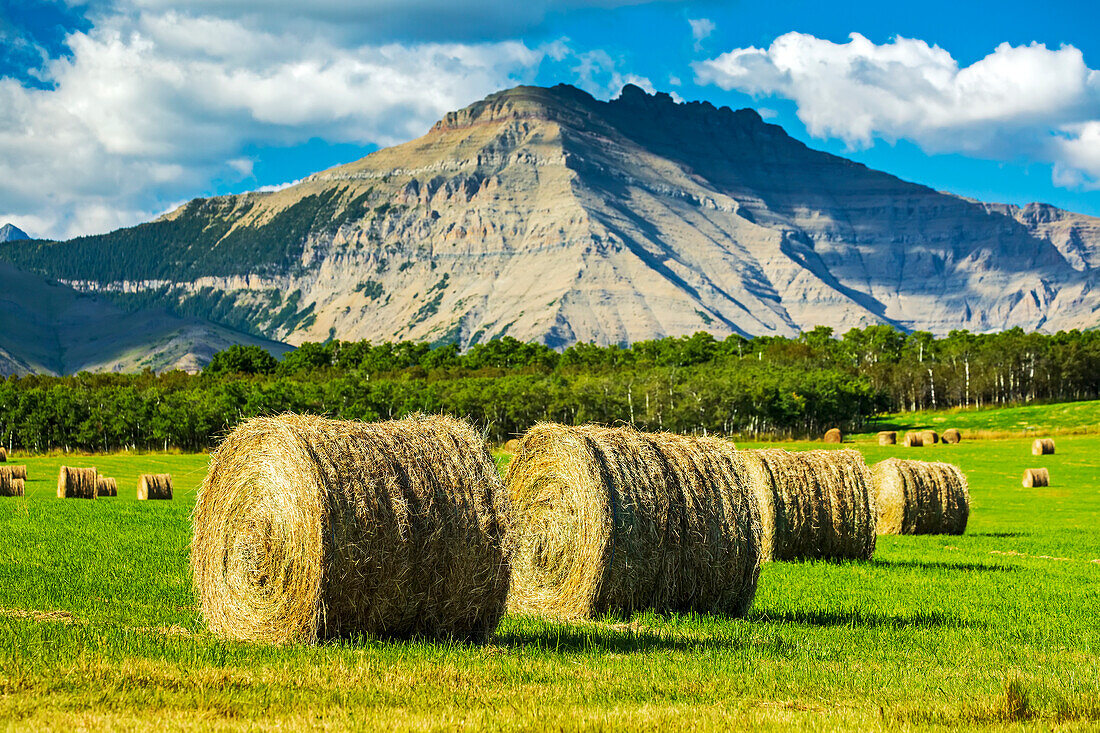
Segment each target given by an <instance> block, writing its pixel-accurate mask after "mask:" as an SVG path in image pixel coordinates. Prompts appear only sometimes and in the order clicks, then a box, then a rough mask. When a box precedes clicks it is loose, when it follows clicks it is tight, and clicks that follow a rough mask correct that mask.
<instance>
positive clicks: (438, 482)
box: [191, 415, 508, 644]
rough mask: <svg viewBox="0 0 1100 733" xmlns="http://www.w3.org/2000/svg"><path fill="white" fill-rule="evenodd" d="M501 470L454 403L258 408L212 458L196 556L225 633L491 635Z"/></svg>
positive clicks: (274, 636) (501, 566) (277, 637)
mask: <svg viewBox="0 0 1100 733" xmlns="http://www.w3.org/2000/svg"><path fill="white" fill-rule="evenodd" d="M498 508H499V509H500V510H506V509H507V505H506V501H505V497H504V492H503V484H502V483H501V479H500V475H499V474H498V473H497V471H496V467H495V465H494V464H493V460H492V457H491V456H490V455H489V452H488V450H486V448H485V444H484V442H483V440H482V438H481V436H480V435H478V433H476V432H475V431H474V430H473V428H472V427H471V426H470V425H469V424H468V423H466V422H462V421H459V420H454V419H451V418H448V417H442V416H438V417H427V416H414V417H408V418H405V419H402V420H396V421H391V422H382V423H360V422H345V421H335V420H327V419H324V418H321V417H315V416H308V415H283V416H280V417H274V418H256V419H253V420H249V421H248V422H245V423H243V424H241V425H240V426H238V427H237V429H236V430H234V431H233V432H232V433H231V434H230V435H229V436H228V437H227V438H226V439H225V441H224V442H223V443H222V444H221V446H220V447H219V448H218V449H217V451H216V452H215V453H214V454H213V456H212V457H211V460H210V470H209V472H208V473H207V475H206V478H205V479H204V481H203V484H202V487H201V488H200V490H199V495H198V502H197V504H196V508H195V513H194V518H193V524H194V534H193V536H192V542H191V568H192V571H193V574H194V582H195V590H196V594H197V596H198V601H199V607H200V609H201V611H202V615H203V618H204V619H205V620H206V623H207V625H208V626H209V627H210V630H211V631H213V632H214V633H215V634H217V635H219V636H221V637H225V638H230V639H240V640H249V641H255V642H261V643H270V644H289V643H305V644H311V643H316V642H318V641H322V640H325V639H330V638H338V637H348V636H353V635H357V634H370V635H375V636H385V637H397V638H407V637H414V636H415V637H420V636H424V637H434V638H447V639H451V638H454V639H469V640H483V639H485V638H487V637H488V636H489V635H490V634H491V633H492V632H493V631H494V630H495V629H496V626H497V623H498V621H499V620H500V617H501V615H503V613H504V607H505V599H506V597H507V592H508V567H507V562H506V558H505V556H504V552H503V546H502V537H501V526H500V521H499V518H498V515H497V510H498Z"/></svg>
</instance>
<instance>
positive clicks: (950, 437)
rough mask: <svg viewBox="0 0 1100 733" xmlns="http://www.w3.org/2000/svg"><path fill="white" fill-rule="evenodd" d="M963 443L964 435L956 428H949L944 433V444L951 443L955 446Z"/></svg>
mask: <svg viewBox="0 0 1100 733" xmlns="http://www.w3.org/2000/svg"><path fill="white" fill-rule="evenodd" d="M961 441H962V433H960V432H959V431H958V430H956V429H955V428H948V429H947V430H944V431H943V442H944V443H951V444H952V445H953V444H955V443H959V442H961Z"/></svg>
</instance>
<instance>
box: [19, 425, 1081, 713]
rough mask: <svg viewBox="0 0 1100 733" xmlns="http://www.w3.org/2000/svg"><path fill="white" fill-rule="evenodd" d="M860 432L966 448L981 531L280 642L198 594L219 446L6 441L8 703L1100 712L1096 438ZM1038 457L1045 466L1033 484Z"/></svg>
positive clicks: (873, 454) (145, 707)
mask: <svg viewBox="0 0 1100 733" xmlns="http://www.w3.org/2000/svg"><path fill="white" fill-rule="evenodd" d="M743 447H751V446H748V445H747V444H746V445H744V446H743ZM796 447H798V448H808V447H817V446H815V445H814V444H810V443H800V444H798V445H797V446H796ZM856 447H858V448H859V449H860V450H862V451H863V452H864V453H865V454H866V456H867V459H868V461H874V460H879V459H881V458H885V457H887V456H889V455H902V456H908V457H919V458H923V459H935V460H950V461H952V462H955V463H957V464H958V465H960V466H961V467H962V468H963V469H964V470H965V471H966V472H967V474H968V476H969V478H970V484H971V491H972V497H973V505H972V513H971V519H970V525H969V527H968V530H967V534H966V535H964V536H961V537H944V536H923V537H887V538H880V540H879V546H878V550H877V552H876V556H875V559H874V560H873V561H872V562H870V563H824V562H813V563H811V562H807V563H776V564H771V565H768V566H766V567H765V568H764V570H763V572H762V574H761V578H760V586H759V592H758V594H757V598H756V603H755V604H754V606H753V609H752V611H751V612H750V614H749V616H748V617H747V618H745V619H736V620H734V619H727V618H722V617H709V616H691V615H683V616H655V615H645V614H643V615H638V616H635V617H634V618H628V619H616V618H611V619H604V620H601V621H599V622H592V623H574V624H558V623H548V622H542V621H538V620H535V619H531V618H516V617H506V618H505V619H504V621H503V622H502V624H501V626H500V629H499V632H498V634H497V637H496V638H495V640H494V641H493V642H492V643H490V644H488V645H486V646H463V645H450V644H437V643H400V642H379V641H375V640H368V639H364V640H360V641H358V642H355V643H352V642H347V643H340V644H331V645H325V646H321V647H318V648H290V649H269V648H263V647H256V646H250V645H246V644H236V643H225V642H221V641H219V640H217V639H215V638H213V637H211V636H210V635H208V634H207V633H205V631H204V629H203V626H202V623H201V620H200V619H199V618H198V617H197V614H196V611H195V606H194V601H193V598H192V594H191V588H190V579H189V574H188V561H187V548H188V542H189V539H190V523H189V513H190V511H191V508H192V506H193V502H194V490H195V488H196V486H197V485H198V483H199V482H200V481H201V479H202V476H203V474H204V473H205V464H206V459H205V457H204V456H191V455H136V456H126V455H118V456H94V457H88V458H82V459H74V458H72V457H70V458H67V459H62V458H61V457H56V456H45V457H32V458H28V459H26V460H24V459H22V458H19V457H16V458H15V459H14V461H13V463H26V464H27V465H28V467H29V469H28V470H29V473H30V481H29V482H28V484H27V489H28V490H27V497H26V499H3V500H0V722H3V723H4V724H6V725H7V726H9V727H15V728H32V729H73V728H103V727H110V728H116V729H137V728H146V727H148V726H149V725H150V724H155V725H159V726H167V727H172V728H199V729H244V728H247V729H256V728H290V727H295V728H299V727H324V728H333V729H345V728H355V729H358V728H364V727H368V726H370V727H385V728H415V729H420V728H444V729H455V728H479V729H480V728H488V729H503V728H517V727H519V728H528V729H540V730H541V729H545V728H557V729H578V728H597V729H600V728H603V729H611V728H615V729H618V728H626V729H644V730H650V729H686V728H692V729H704V730H712V729H713V730H722V729H728V728H731V727H733V728H742V727H749V726H752V727H763V728H774V729H788V728H792V727H793V728H799V729H810V730H817V729H837V728H842V729H861V730H868V729H870V730H879V729H881V730H887V729H889V730H897V729H906V728H924V727H927V726H978V725H988V726H992V727H997V728H1001V727H1011V726H1020V727H1026V728H1031V727H1035V728H1043V729H1050V728H1051V727H1054V728H1064V729H1096V728H1097V727H1100V531H1098V530H1100V460H1097V455H1098V453H1100V436H1092V435H1082V436H1072V435H1067V436H1063V437H1060V438H1059V439H1058V452H1057V454H1056V455H1054V456H1045V457H1043V458H1033V457H1032V456H1031V455H1030V452H1029V450H1028V447H1029V440H1027V439H1024V438H1015V439H1000V440H983V441H966V442H963V443H962V444H960V445H957V446H945V445H937V446H933V447H927V448H921V449H905V448H903V447H900V446H897V447H889V448H880V447H878V446H872V445H869V444H867V443H866V442H861V443H858V444H857V446H856ZM62 462H66V463H69V464H71V465H96V466H98V467H99V468H100V470H101V472H102V473H105V474H107V475H114V476H116V478H118V480H119V487H120V496H119V498H117V499H102V500H96V501H79V500H65V501H63V500H58V499H56V498H54V487H55V481H56V475H57V467H58V465H59V464H61V463H62ZM1035 465H1046V466H1048V467H1049V468H1050V471H1051V476H1052V482H1053V484H1054V485H1053V486H1051V487H1050V488H1044V489H1024V488H1022V487H1021V486H1020V481H1019V479H1020V475H1021V474H1022V472H1023V469H1024V468H1026V467H1029V466H1035ZM143 471H167V472H170V473H172V474H173V475H174V476H175V482H176V496H177V498H176V500H175V501H172V502H137V501H136V500H135V487H136V483H137V475H138V473H140V472H143Z"/></svg>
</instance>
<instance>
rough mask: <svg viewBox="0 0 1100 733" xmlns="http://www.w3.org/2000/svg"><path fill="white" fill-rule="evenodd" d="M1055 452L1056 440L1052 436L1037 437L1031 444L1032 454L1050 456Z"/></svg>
mask: <svg viewBox="0 0 1100 733" xmlns="http://www.w3.org/2000/svg"><path fill="white" fill-rule="evenodd" d="M1053 453H1054V441H1053V440H1052V439H1050V438H1036V439H1035V440H1034V441H1033V442H1032V444H1031V455H1033V456H1049V455H1052V454H1053Z"/></svg>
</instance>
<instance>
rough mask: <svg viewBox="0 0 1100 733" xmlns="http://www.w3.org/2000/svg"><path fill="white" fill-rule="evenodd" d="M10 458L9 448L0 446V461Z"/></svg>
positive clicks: (3, 461)
mask: <svg viewBox="0 0 1100 733" xmlns="http://www.w3.org/2000/svg"><path fill="white" fill-rule="evenodd" d="M7 460H8V449H7V448H4V447H3V446H0V463H5V462H6V461H7Z"/></svg>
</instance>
